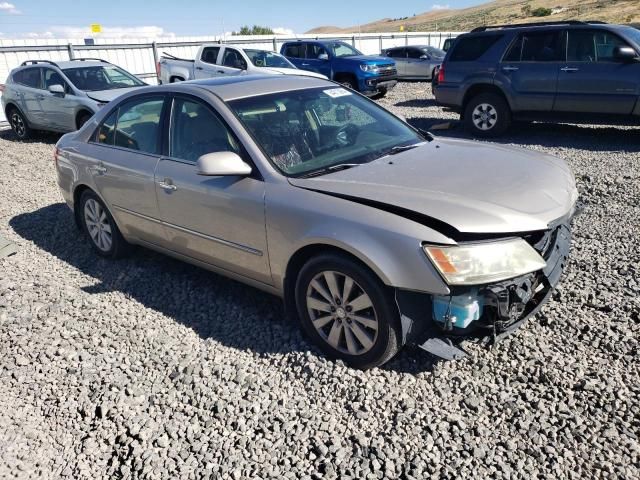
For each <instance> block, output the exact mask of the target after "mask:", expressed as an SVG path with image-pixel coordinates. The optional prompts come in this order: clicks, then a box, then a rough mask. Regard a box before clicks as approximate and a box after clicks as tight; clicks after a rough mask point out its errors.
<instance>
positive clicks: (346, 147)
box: [229, 87, 424, 176]
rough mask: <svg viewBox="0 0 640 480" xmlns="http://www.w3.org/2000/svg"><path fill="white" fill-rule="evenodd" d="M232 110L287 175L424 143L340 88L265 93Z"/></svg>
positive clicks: (366, 159) (317, 170)
mask: <svg viewBox="0 0 640 480" xmlns="http://www.w3.org/2000/svg"><path fill="white" fill-rule="evenodd" d="M229 106H230V107H231V109H232V110H233V111H234V112H235V113H236V115H237V116H238V118H239V119H240V121H241V122H242V123H243V124H244V126H245V128H246V129H247V130H248V131H249V133H250V134H251V135H252V136H253V137H254V138H255V140H256V142H257V143H258V144H259V145H260V146H261V147H262V149H263V150H264V152H265V153H266V155H267V156H268V157H269V159H270V160H271V162H272V163H273V164H274V165H275V166H276V167H277V168H278V169H279V170H280V171H281V172H282V173H283V174H285V175H287V176H301V175H308V174H312V173H313V174H315V173H320V172H322V171H325V170H326V169H327V168H330V167H332V166H335V165H338V164H345V163H347V164H360V163H366V162H370V161H373V160H375V159H377V158H380V157H382V156H384V155H387V154H388V153H390V152H391V151H393V149H394V147H404V146H407V145H414V144H416V143H420V142H422V141H424V138H423V137H421V136H420V135H419V134H418V133H416V132H415V131H414V130H412V129H411V128H410V127H408V126H407V125H406V124H404V123H403V122H401V121H400V120H398V119H397V118H395V117H394V116H393V115H391V114H390V113H389V112H387V111H386V110H384V109H383V108H381V107H379V106H378V105H376V104H375V103H374V102H372V101H370V100H367V99H365V98H362V97H361V96H359V95H354V94H353V93H352V92H350V91H349V90H346V89H344V88H340V87H337V88H336V87H333V88H313V89H306V90H296V91H289V92H281V93H275V94H270V95H261V96H257V97H250V98H244V99H239V100H233V101H231V102H229Z"/></svg>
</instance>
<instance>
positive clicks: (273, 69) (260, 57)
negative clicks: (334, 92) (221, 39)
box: [158, 43, 327, 83]
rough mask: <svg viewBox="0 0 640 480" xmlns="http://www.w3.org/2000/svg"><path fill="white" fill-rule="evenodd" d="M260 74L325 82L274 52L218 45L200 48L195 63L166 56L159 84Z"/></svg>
mask: <svg viewBox="0 0 640 480" xmlns="http://www.w3.org/2000/svg"><path fill="white" fill-rule="evenodd" d="M260 73H263V74H264V73H267V74H275V75H304V76H307V77H318V78H324V79H326V78H327V77H325V76H324V75H322V74H319V73H315V72H308V71H306V70H300V69H298V68H296V67H295V66H294V65H293V64H292V63H291V62H290V61H289V60H287V59H286V58H285V57H283V56H282V55H280V54H279V53H276V52H271V51H269V50H261V49H256V48H247V47H240V46H237V45H226V44H217V43H216V44H209V45H202V46H201V47H200V48H199V49H198V55H197V56H196V58H195V60H185V59H182V58H177V57H174V56H173V55H169V54H168V53H165V54H164V55H163V56H162V57H160V61H159V62H158V74H159V77H160V83H173V82H182V81H185V80H194V79H198V78H211V77H225V76H229V75H246V74H260Z"/></svg>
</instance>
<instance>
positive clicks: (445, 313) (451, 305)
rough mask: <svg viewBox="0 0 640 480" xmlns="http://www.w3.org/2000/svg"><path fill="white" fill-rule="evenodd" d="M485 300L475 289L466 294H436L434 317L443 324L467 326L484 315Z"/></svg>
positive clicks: (459, 326)
mask: <svg viewBox="0 0 640 480" xmlns="http://www.w3.org/2000/svg"><path fill="white" fill-rule="evenodd" d="M483 307H484V301H483V298H482V297H481V296H478V290H477V289H473V290H471V291H470V292H469V293H467V294H464V295H456V296H448V295H434V297H433V319H434V320H435V321H436V322H438V323H441V324H443V325H447V324H449V325H450V326H452V327H456V328H467V327H468V326H469V325H470V324H471V322H474V321H476V320H478V319H479V318H480V317H481V316H482V310H483Z"/></svg>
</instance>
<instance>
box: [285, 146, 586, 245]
mask: <svg viewBox="0 0 640 480" xmlns="http://www.w3.org/2000/svg"><path fill="white" fill-rule="evenodd" d="M289 181H290V183H291V184H292V185H294V186H296V187H301V188H306V189H310V190H314V191H318V192H322V193H326V194H332V195H335V196H339V197H343V198H346V199H347V200H351V201H356V202H358V201H360V202H362V203H365V204H368V205H371V206H373V207H378V208H381V209H386V210H389V211H392V212H394V213H398V214H399V215H403V214H404V215H406V216H408V217H409V218H414V217H415V215H411V213H415V214H418V215H420V218H424V217H428V218H429V219H433V220H436V223H435V225H436V228H437V225H439V224H442V223H444V224H446V225H445V226H446V227H453V229H455V230H456V231H457V232H460V233H469V234H479V233H486V234H496V233H518V232H531V231H538V230H545V229H547V228H548V226H549V223H551V222H553V221H554V220H557V219H559V218H561V217H563V216H565V215H567V214H569V213H570V212H571V210H572V209H573V207H574V204H575V202H576V200H577V197H578V193H577V190H576V187H575V180H574V177H573V174H572V173H571V171H570V170H569V168H568V167H567V165H566V164H565V162H564V161H563V160H561V159H559V158H556V157H552V156H549V155H544V154H541V153H538V152H534V151H528V150H523V149H519V148H514V147H506V146H496V145H490V144H485V143H479V142H471V141H464V140H453V139H446V140H443V139H436V140H433V141H431V142H429V143H426V144H424V145H423V146H421V147H417V148H414V149H412V150H407V151H405V152H402V153H398V154H396V155H391V156H387V157H383V158H380V159H378V160H375V161H373V162H370V163H367V164H363V165H359V166H357V167H354V168H350V169H347V170H341V171H337V172H334V173H330V174H326V175H323V176H319V177H312V178H307V179H304V178H290V179H289ZM447 230H448V232H449V233H450V229H449V228H447ZM442 233H445V234H446V233H447V232H442Z"/></svg>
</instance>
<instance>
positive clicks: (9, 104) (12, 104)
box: [4, 102, 29, 126]
mask: <svg viewBox="0 0 640 480" xmlns="http://www.w3.org/2000/svg"><path fill="white" fill-rule="evenodd" d="M14 108H15V109H16V110H17V111H18V112H20V115H22V118H24V121H25V122H27V126H29V119H28V118H27V116H26V115H25V114H24V112H23V111H22V109H21V108H20V106H19V105H18V104H17V103H15V102H7V104H6V105H5V107H4V115H5V118H6V119H7V120H9V112H10V111H11V110H12V109H14Z"/></svg>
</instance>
